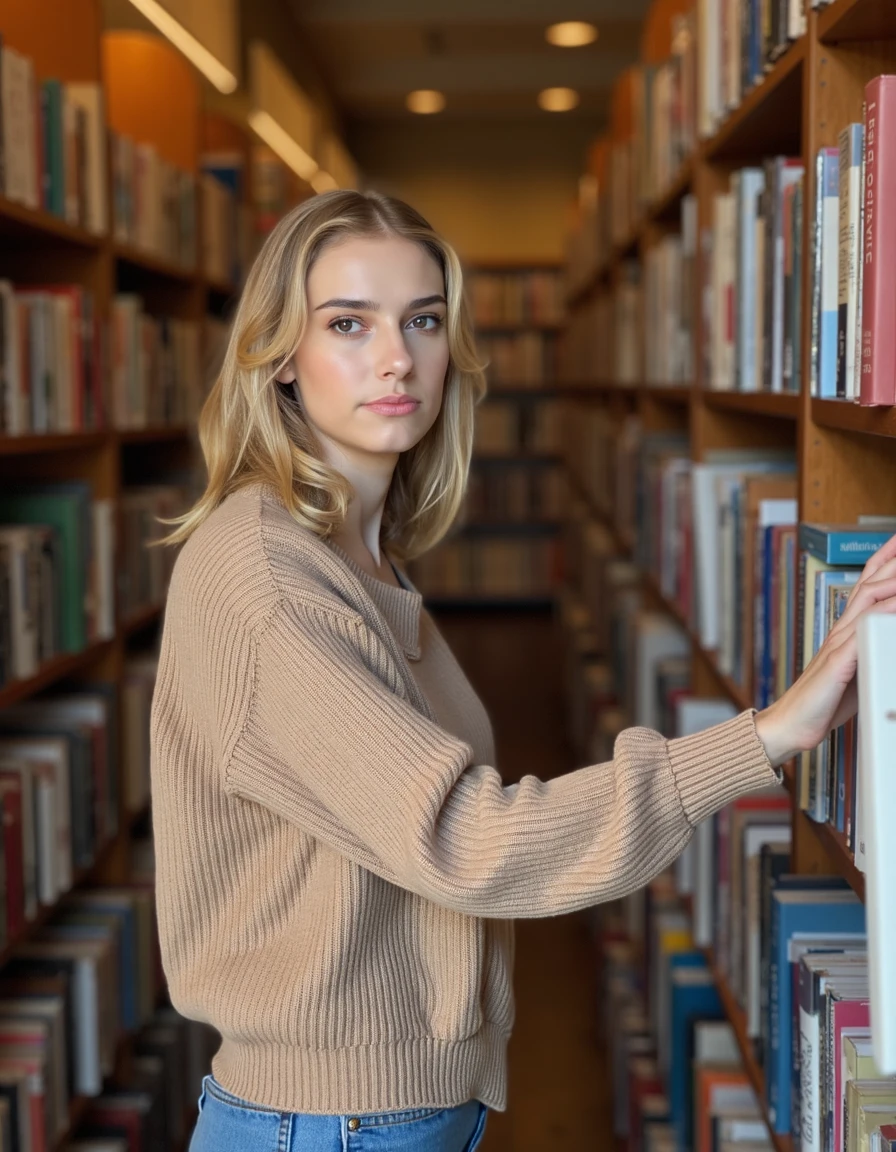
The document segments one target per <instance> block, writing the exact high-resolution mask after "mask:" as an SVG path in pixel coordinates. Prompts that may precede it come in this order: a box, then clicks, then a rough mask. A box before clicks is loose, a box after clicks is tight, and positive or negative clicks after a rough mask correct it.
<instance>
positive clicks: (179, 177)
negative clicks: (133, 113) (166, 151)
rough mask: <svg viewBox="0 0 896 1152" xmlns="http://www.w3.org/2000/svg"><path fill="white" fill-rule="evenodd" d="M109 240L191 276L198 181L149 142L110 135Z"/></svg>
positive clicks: (196, 244) (196, 250)
mask: <svg viewBox="0 0 896 1152" xmlns="http://www.w3.org/2000/svg"><path fill="white" fill-rule="evenodd" d="M109 151H110V154H111V166H112V203H113V207H114V213H113V216H114V221H113V236H114V238H115V239H116V240H117V241H118V242H119V243H121V244H127V245H130V246H132V247H134V248H138V249H140V250H141V251H142V252H146V253H148V254H150V255H152V256H156V257H158V258H159V259H162V260H166V261H168V262H169V263H171V264H175V265H177V266H178V267H180V268H182V269H184V271H187V272H191V271H194V270H195V269H196V268H197V267H198V260H199V242H198V228H197V212H198V210H197V188H196V177H195V175H194V174H193V173H191V172H187V171H185V170H183V169H181V168H178V167H176V166H175V165H174V164H171V163H169V162H168V161H167V160H165V159H164V158H163V157H162V156H160V155H159V152H158V150H157V149H156V148H155V147H154V146H153V145H152V144H148V143H144V142H141V141H137V140H133V139H132V138H131V137H130V136H125V135H123V134H120V133H117V132H111V131H110V133H109Z"/></svg>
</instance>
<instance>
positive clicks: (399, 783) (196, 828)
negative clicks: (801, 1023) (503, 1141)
mask: <svg viewBox="0 0 896 1152" xmlns="http://www.w3.org/2000/svg"><path fill="white" fill-rule="evenodd" d="M415 668H416V669H417V673H416V675H415ZM533 674H537V670H536V669H533ZM151 756H152V760H151V764H152V801H153V828H154V835H155V842H156V857H157V909H158V919H159V933H160V937H161V946H162V958H163V963H164V969H165V973H166V976H167V979H168V983H169V988H170V992H171V997H172V1001H173V1003H174V1005H175V1006H176V1007H177V1008H178V1009H179V1010H180V1011H181V1012H182V1013H183V1014H184V1015H185V1016H188V1017H192V1018H194V1019H200V1020H205V1021H208V1022H209V1023H211V1024H213V1025H214V1027H215V1028H217V1029H218V1031H219V1032H220V1033H221V1035H222V1037H223V1042H222V1046H221V1048H220V1050H219V1052H218V1054H217V1055H216V1057H215V1059H214V1062H213V1065H212V1070H213V1073H214V1075H215V1077H216V1078H217V1079H218V1081H219V1082H220V1083H221V1084H222V1085H223V1086H224V1087H225V1088H226V1089H228V1090H229V1091H230V1092H233V1093H235V1094H236V1095H238V1096H241V1097H243V1098H246V1099H249V1100H251V1101H254V1102H256V1103H259V1104H262V1105H265V1106H268V1107H271V1108H275V1109H280V1110H286V1111H294V1112H313V1113H330V1114H344V1113H347V1112H355V1113H360V1112H380V1111H390V1110H398V1109H405V1108H412V1107H447V1106H450V1105H454V1104H460V1103H463V1102H465V1101H467V1100H469V1099H471V1098H476V1099H479V1100H481V1101H483V1102H484V1103H485V1104H487V1105H488V1106H489V1107H491V1108H495V1109H498V1110H504V1108H505V1107H506V1046H507V1041H508V1037H509V1034H510V1030H511V1026H512V1023H513V1014H514V1009H513V995H512V965H513V924H512V921H513V919H514V918H516V917H523V916H555V915H558V914H560V913H563V912H569V911H572V910H574V909H580V908H584V907H587V906H588V905H592V904H595V903H598V902H599V901H603V900H609V899H613V898H615V897H618V896H622V895H623V894H625V893H627V892H631V891H633V890H634V889H636V888H638V887H640V886H642V885H644V884H645V883H646V882H647V881H649V880H650V879H651V877H653V876H655V875H656V874H657V873H658V872H659V871H661V870H662V869H663V868H664V867H666V866H667V865H668V864H669V863H670V862H671V861H672V860H674V859H675V857H676V856H678V854H679V853H680V852H681V851H682V849H683V848H684V847H685V845H686V844H687V842H688V840H689V839H690V837H691V834H692V832H693V829H694V826H695V824H697V823H698V822H699V821H700V820H703V819H705V818H706V817H707V816H709V815H711V814H712V813H713V812H715V811H716V810H717V809H719V808H721V807H722V806H723V805H725V804H727V803H728V802H729V801H730V800H732V799H734V798H735V797H736V796H738V795H740V794H742V793H744V792H748V791H750V790H753V789H756V788H760V787H763V786H766V785H769V784H772V783H774V782H775V781H776V780H777V779H778V776H777V775H776V773H775V772H774V771H773V769H772V768H771V766H770V765H769V762H768V760H767V758H766V756H765V753H764V751H763V748H762V745H761V743H760V741H759V739H758V738H757V736H756V730H755V724H754V721H753V715H752V713H749V712H747V713H744V714H743V715H741V716H739V717H738V718H737V719H734V720H732V721H730V722H729V723H727V724H724V725H722V726H720V727H719V728H716V729H714V730H712V731H711V732H709V733H704V734H703V735H700V736H695V737H689V738H686V739H682V740H672V741H666V740H665V739H664V738H663V737H662V736H660V735H658V734H657V733H656V732H652V731H649V730H647V729H631V730H629V731H627V732H624V733H623V734H622V735H621V736H620V737H619V739H618V741H617V743H616V748H615V759H614V760H613V761H612V762H611V763H608V764H595V765H592V766H590V767H586V768H582V769H580V770H578V771H576V772H571V773H568V774H567V775H564V776H561V777H559V778H555V779H552V780H550V781H547V782H543V781H541V780H540V779H538V777H537V776H535V775H528V776H525V777H523V779H522V780H521V781H520V782H519V783H518V784H514V785H510V786H506V787H505V786H503V784H502V781H501V777H500V776H499V774H498V772H497V771H496V769H495V768H494V766H493V764H494V754H493V747H492V736H491V728H490V726H489V723H488V718H487V716H486V715H485V712H484V710H483V708H482V705H481V704H480V702H479V701H478V699H477V697H476V695H475V693H474V691H473V689H472V688H471V687H470V685H469V684H468V682H467V681H466V679H465V677H464V675H463V673H462V672H461V670H460V668H459V667H458V665H457V663H456V662H455V661H454V659H453V657H452V656H451V653H450V651H449V649H448V647H447V645H446V644H445V643H444V641H443V640H442V639H441V637H440V636H439V635H438V632H437V631H436V629H435V626H434V625H433V623H432V621H431V620H430V618H429V616H428V615H427V614H426V613H425V612H422V610H421V604H420V597H419V595H418V594H417V593H416V592H415V591H413V590H408V589H389V588H388V587H387V586H386V585H384V584H382V583H381V582H379V581H375V580H373V578H372V577H369V576H367V575H366V574H364V573H363V572H362V570H361V569H360V568H359V567H358V566H357V565H354V564H353V563H352V562H350V561H349V560H348V558H347V557H346V556H345V555H344V554H341V553H340V552H339V551H338V550H337V549H335V548H333V547H331V546H329V545H327V544H326V543H324V542H323V541H321V540H320V539H319V538H318V537H317V536H315V535H314V534H313V533H312V532H310V531H308V530H307V529H304V528H302V527H300V526H299V525H297V524H296V522H295V521H294V520H293V519H292V517H291V516H290V515H289V513H288V512H287V510H286V509H285V508H284V506H283V504H282V502H281V501H280V499H279V498H278V497H277V495H276V493H275V492H274V490H273V489H271V488H269V487H267V486H264V485H261V484H255V485H252V486H250V487H248V488H246V489H244V490H242V491H241V492H239V493H237V494H235V495H233V496H230V497H229V498H228V499H226V500H225V501H224V502H223V503H222V505H221V506H220V507H219V508H218V509H217V510H216V511H215V512H214V513H213V514H212V515H211V516H210V517H209V518H208V520H206V521H205V523H204V524H203V525H202V526H201V527H200V528H199V529H198V530H197V531H196V532H195V533H194V534H193V535H192V536H191V538H190V539H189V541H188V542H187V543H186V544H185V546H184V547H183V549H182V550H181V553H180V555H179V556H178V558H177V562H176V565H175V570H174V574H173V578H172V581H171V587H170V592H169V596H168V602H167V608H166V614H165V622H164V632H163V637H162V647H161V655H160V663H159V672H158V680H157V685H156V691H155V695H154V699H153V708H152V732H151Z"/></svg>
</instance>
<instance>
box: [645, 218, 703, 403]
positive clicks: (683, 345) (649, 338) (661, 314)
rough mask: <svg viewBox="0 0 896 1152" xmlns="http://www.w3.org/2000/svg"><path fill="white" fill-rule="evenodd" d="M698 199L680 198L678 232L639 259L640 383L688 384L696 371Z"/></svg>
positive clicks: (671, 233)
mask: <svg viewBox="0 0 896 1152" xmlns="http://www.w3.org/2000/svg"><path fill="white" fill-rule="evenodd" d="M696 267H697V199H696V197H695V196H685V197H684V198H683V199H682V202H681V231H680V232H670V233H669V234H668V235H666V236H665V237H664V238H663V239H662V240H660V241H659V243H657V244H656V245H654V246H653V247H652V248H650V249H648V251H647V254H646V257H645V261H644V336H645V355H644V377H645V379H644V382H645V383H646V384H653V385H656V384H686V385H690V384H691V383H692V381H693V379H694V373H695V371H696V361H695V353H696V316H695V309H694V300H695V299H696V294H695V284H696V274H697V272H696Z"/></svg>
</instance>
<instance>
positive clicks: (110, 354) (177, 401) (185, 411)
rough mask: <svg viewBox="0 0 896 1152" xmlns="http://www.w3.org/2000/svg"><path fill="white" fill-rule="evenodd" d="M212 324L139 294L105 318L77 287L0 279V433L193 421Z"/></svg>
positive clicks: (116, 301)
mask: <svg viewBox="0 0 896 1152" xmlns="http://www.w3.org/2000/svg"><path fill="white" fill-rule="evenodd" d="M212 326H214V327H215V328H217V327H219V326H220V325H219V324H216V323H215V322H214V321H211V320H209V321H205V322H204V323H203V324H200V323H199V322H198V321H193V320H181V319H177V318H176V317H169V316H161V317H160V316H154V315H151V314H150V313H148V312H147V311H146V309H145V306H144V304H143V301H142V299H141V297H140V296H138V295H136V294H135V293H119V294H117V295H116V296H115V297H114V298H113V300H112V312H111V318H110V320H109V322H108V323H107V322H106V321H105V320H104V319H103V318H100V317H98V316H97V315H96V310H95V302H94V297H93V293H92V292H90V290H89V289H86V288H83V287H82V286H81V285H79V284H42V285H13V284H12V283H10V281H8V280H3V279H0V434H3V435H7V436H22V435H32V434H35V433H68V432H84V431H92V430H97V429H101V428H108V427H114V428H121V429H128V428H145V427H148V426H156V425H186V424H194V423H195V421H196V419H197V417H198V413H199V408H200V406H201V403H202V399H203V396H204V386H205V382H206V381H207V380H208V378H209V374H208V362H209V353H210V351H211V345H212V343H213V339H212V334H211V333H210V328H211V327H212ZM217 339H218V337H217V335H216V337H215V340H216V341H217ZM203 346H204V347H205V352H206V363H205V364H204V363H203V355H202V350H203Z"/></svg>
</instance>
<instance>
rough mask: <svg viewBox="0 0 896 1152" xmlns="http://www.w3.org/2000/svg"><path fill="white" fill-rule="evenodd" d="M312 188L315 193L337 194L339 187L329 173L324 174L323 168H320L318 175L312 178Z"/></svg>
mask: <svg viewBox="0 0 896 1152" xmlns="http://www.w3.org/2000/svg"><path fill="white" fill-rule="evenodd" d="M311 187H312V188H313V189H314V191H315V192H335V191H336V189H337V188H338V187H339V185H338V184H337V183H336V181H335V179H334V178H333V177H332V176H331V175H330V173H329V172H324V170H323V168H319V169H318V171H317V173H316V174H315V175H314V176H312V177H311Z"/></svg>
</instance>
